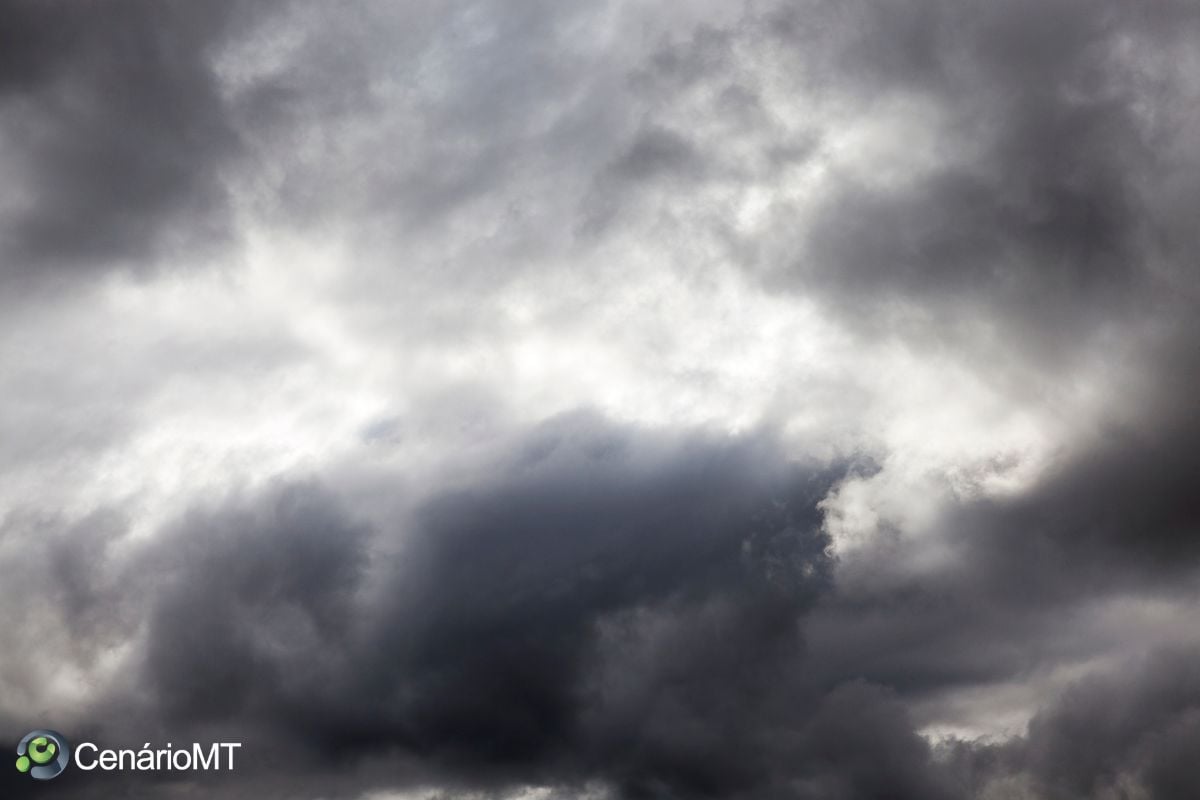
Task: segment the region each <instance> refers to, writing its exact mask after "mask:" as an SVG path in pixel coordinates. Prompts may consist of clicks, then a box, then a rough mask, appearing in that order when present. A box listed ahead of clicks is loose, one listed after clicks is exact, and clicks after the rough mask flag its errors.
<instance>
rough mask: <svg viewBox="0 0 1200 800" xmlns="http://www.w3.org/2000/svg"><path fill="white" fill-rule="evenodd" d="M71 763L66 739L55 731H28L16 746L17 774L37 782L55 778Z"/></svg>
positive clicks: (69, 749) (69, 748)
mask: <svg viewBox="0 0 1200 800" xmlns="http://www.w3.org/2000/svg"><path fill="white" fill-rule="evenodd" d="M69 763H71V745H70V744H68V743H67V737H65V736H63V735H62V734H61V733H57V732H55V731H30V732H29V733H27V734H25V738H23V739H22V740H21V743H20V744H19V745H17V772H23V773H27V774H28V775H29V776H30V777H31V778H33V779H34V780H38V781H48V780H50V779H51V778H57V777H58V776H59V775H61V774H62V773H63V770H65V769H66V768H67V764H69Z"/></svg>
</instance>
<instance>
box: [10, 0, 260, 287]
mask: <svg viewBox="0 0 1200 800" xmlns="http://www.w3.org/2000/svg"><path fill="white" fill-rule="evenodd" d="M242 6H243V4H240V3H236V2H223V1H222V2H216V3H204V4H200V5H197V4H191V3H176V2H166V3H154V2H137V1H136V0H134V1H129V2H126V0H121V1H120V2H115V3H82V4H80V3H70V2H57V0H51V2H36V1H34V0H29V1H28V2H27V1H26V0H15V2H11V3H6V4H5V6H4V9H3V11H0V19H2V22H0V31H3V33H0V51H2V52H3V56H0V135H2V142H3V144H2V146H0V153H2V156H3V158H4V162H5V181H4V184H5V185H4V188H3V190H2V192H0V208H2V209H3V211H2V212H0V247H2V248H3V249H2V250H0V258H2V259H3V261H4V268H3V272H4V273H5V274H6V275H7V276H14V275H15V276H23V277H25V278H28V277H31V276H33V275H38V274H40V275H57V274H63V273H64V271H68V270H70V271H75V270H90V271H94V270H96V269H100V268H105V267H110V266H113V265H117V266H122V267H132V268H134V269H135V270H139V271H142V270H147V269H152V268H153V267H154V266H156V265H160V264H168V265H169V264H175V263H178V262H180V261H182V260H186V259H190V258H193V257H194V256H195V255H196V254H197V253H203V252H215V250H214V248H215V247H216V246H219V245H222V244H225V243H227V242H228V241H229V240H230V238H231V237H232V236H233V232H232V230H231V228H230V221H231V214H232V209H231V206H230V199H229V195H228V192H227V188H226V184H225V182H224V174H225V171H226V169H227V167H228V166H229V164H230V163H231V159H232V158H233V157H234V156H235V155H236V154H237V152H238V149H239V143H238V136H237V134H236V133H235V131H234V130H233V129H232V127H231V126H230V121H229V115H228V111H227V109H226V107H225V104H224V101H223V99H222V95H221V87H220V85H219V80H218V77H217V75H216V74H215V72H214V59H215V57H216V55H217V50H218V48H219V47H220V46H221V45H222V44H223V42H224V40H225V38H226V37H227V36H228V35H229V34H230V33H231V32H240V31H241V30H243V29H244V28H245V27H246V26H248V25H250V24H251V21H252V19H253V18H254V16H257V12H256V11H255V10H254V9H251V8H243V7H242Z"/></svg>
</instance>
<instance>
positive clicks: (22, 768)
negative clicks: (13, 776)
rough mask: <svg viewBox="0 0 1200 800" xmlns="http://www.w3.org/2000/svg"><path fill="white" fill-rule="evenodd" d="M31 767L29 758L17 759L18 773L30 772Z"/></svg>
mask: <svg viewBox="0 0 1200 800" xmlns="http://www.w3.org/2000/svg"><path fill="white" fill-rule="evenodd" d="M30 766H31V765H30V763H29V759H28V758H27V757H25V756H21V757H20V758H18V759H17V772H29V767H30Z"/></svg>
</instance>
